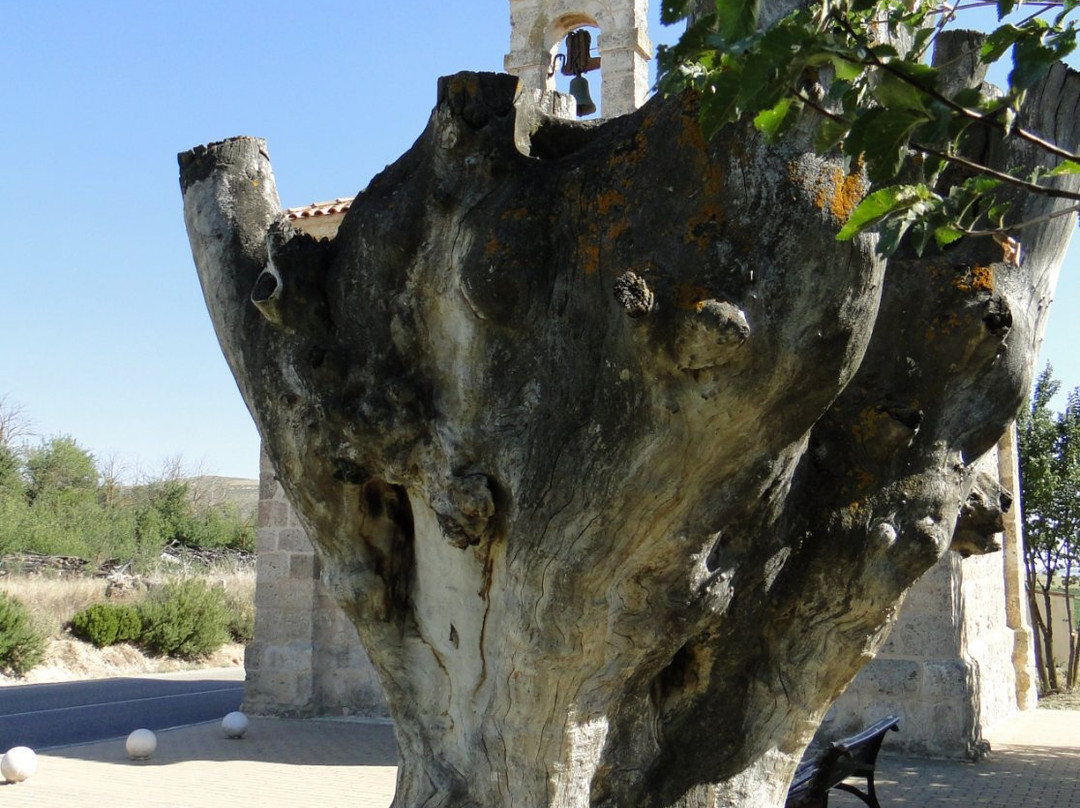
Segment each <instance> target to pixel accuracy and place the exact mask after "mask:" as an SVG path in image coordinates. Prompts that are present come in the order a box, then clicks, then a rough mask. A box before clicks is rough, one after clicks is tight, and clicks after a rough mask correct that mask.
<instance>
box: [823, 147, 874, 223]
mask: <svg viewBox="0 0 1080 808" xmlns="http://www.w3.org/2000/svg"><path fill="white" fill-rule="evenodd" d="M866 191H867V185H866V178H865V177H864V176H863V173H862V161H856V162H855V165H853V166H852V168H851V171H850V172H848V173H847V174H844V171H843V169H841V168H840V167H839V166H832V167H831V168H829V169H827V171H826V176H824V177H822V178H821V182H819V184H818V192H817V195H816V196H815V197H814V204H815V205H816V206H817V208H818V209H819V210H826V209H827V210H828V211H829V213H831V214H832V215H833V216H834V217H836V219H837V220H839V221H840V222H841V223H842V224H843V223H846V222H847V220H848V219H850V218H851V214H852V212H853V211H854V210H855V208H857V207H858V206H859V203H860V202H862V200H863V197H864V196H866Z"/></svg>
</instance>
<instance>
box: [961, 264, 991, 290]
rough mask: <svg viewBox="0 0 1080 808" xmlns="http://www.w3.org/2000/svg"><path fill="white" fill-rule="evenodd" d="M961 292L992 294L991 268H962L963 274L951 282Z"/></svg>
mask: <svg viewBox="0 0 1080 808" xmlns="http://www.w3.org/2000/svg"><path fill="white" fill-rule="evenodd" d="M953 286H954V287H955V288H956V289H957V290H958V291H961V292H993V291H994V270H993V268H991V267H980V266H976V267H964V273H963V274H962V275H960V276H958V277H957V278H956V279H955V280H954V281H953Z"/></svg>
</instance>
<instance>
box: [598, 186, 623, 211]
mask: <svg viewBox="0 0 1080 808" xmlns="http://www.w3.org/2000/svg"><path fill="white" fill-rule="evenodd" d="M614 207H622V208H625V207H626V197H625V196H623V195H622V194H620V193H619V192H618V191H614V190H612V191H605V192H604V193H602V194H600V196H598V197H597V198H596V210H597V211H599V213H600V215H601V216H607V215H608V214H609V213H610V212H611V209H612V208H614Z"/></svg>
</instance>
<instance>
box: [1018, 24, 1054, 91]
mask: <svg viewBox="0 0 1080 808" xmlns="http://www.w3.org/2000/svg"><path fill="white" fill-rule="evenodd" d="M1055 61H1057V53H1056V52H1055V51H1054V49H1053V48H1048V47H1046V45H1044V44H1043V43H1042V41H1041V40H1040V39H1038V38H1035V37H1024V38H1023V39H1021V40H1020V41H1018V42H1017V43H1016V46H1015V47H1014V48H1013V69H1012V72H1010V73H1009V86H1010V88H1011V89H1013V90H1027V89H1030V88H1031V87H1034V86H1035V85H1036V84H1037V83H1038V82H1039V80H1040V79H1042V77H1043V76H1045V75H1046V74H1047V73H1049V72H1050V66H1051V65H1053V64H1054V62H1055Z"/></svg>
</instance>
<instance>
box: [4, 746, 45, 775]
mask: <svg viewBox="0 0 1080 808" xmlns="http://www.w3.org/2000/svg"><path fill="white" fill-rule="evenodd" d="M36 771H37V754H36V753H35V752H34V750H33V749H31V748H30V747H28V746H15V747H12V748H11V749H9V750H8V751H7V754H6V755H4V756H3V757H2V758H0V774H2V775H4V779H5V780H7V781H8V782H9V783H21V782H22V781H23V780H25V779H26V778H27V777H32V776H33V775H34V772H36Z"/></svg>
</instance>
